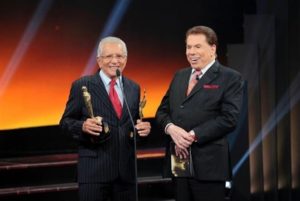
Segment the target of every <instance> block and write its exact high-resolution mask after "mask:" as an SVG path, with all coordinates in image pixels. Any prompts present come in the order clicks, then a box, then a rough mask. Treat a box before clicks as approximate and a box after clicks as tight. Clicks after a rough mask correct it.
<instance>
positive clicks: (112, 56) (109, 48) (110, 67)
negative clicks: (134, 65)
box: [97, 43, 127, 78]
mask: <svg viewBox="0 0 300 201" xmlns="http://www.w3.org/2000/svg"><path fill="white" fill-rule="evenodd" d="M97 62H98V65H99V67H100V68H101V70H102V71H103V72H104V73H105V74H106V75H107V76H108V77H110V78H114V77H116V70H117V69H119V70H120V71H121V72H122V71H123V69H124V68H125V65H126V62H127V56H126V55H125V52H124V51H123V48H122V46H121V44H118V43H105V44H104V45H103V48H102V54H101V55H100V56H99V57H98V58H97Z"/></svg>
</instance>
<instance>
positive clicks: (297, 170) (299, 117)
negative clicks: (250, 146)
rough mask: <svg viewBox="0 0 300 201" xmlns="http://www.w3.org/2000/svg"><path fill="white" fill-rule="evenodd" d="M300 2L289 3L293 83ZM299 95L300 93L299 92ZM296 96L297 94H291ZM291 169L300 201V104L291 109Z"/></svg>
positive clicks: (298, 61)
mask: <svg viewBox="0 0 300 201" xmlns="http://www.w3.org/2000/svg"><path fill="white" fill-rule="evenodd" d="M299 8H300V2H299V1H298V0H291V1H289V11H290V12H289V32H288V34H289V36H288V38H289V42H288V44H289V47H288V48H289V62H290V63H289V66H290V80H291V82H294V81H296V82H299V80H295V79H296V78H295V77H296V76H297V75H298V74H299V73H300V71H299V66H300V39H299V35H300V12H299ZM298 86H299V84H298ZM298 93H299V92H298ZM291 95H292V96H295V94H291ZM290 118H291V168H292V170H291V171H292V200H300V123H299V122H300V103H299V101H298V102H297V103H296V104H295V105H294V107H292V108H291V117H290Z"/></svg>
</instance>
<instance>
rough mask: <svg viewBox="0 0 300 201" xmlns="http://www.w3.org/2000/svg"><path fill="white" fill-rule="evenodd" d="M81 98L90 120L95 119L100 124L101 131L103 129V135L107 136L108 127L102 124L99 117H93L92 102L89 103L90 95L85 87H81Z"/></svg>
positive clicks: (104, 123)
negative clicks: (101, 126)
mask: <svg viewBox="0 0 300 201" xmlns="http://www.w3.org/2000/svg"><path fill="white" fill-rule="evenodd" d="M81 89H82V96H83V100H84V103H85V106H86V109H87V111H88V114H89V116H90V118H95V119H97V121H99V122H102V125H103V129H104V133H105V134H108V133H109V126H108V124H107V123H106V122H103V118H102V117H100V116H97V117H95V116H94V112H93V106H92V101H91V94H90V93H89V92H88V90H87V87H86V86H82V88H81Z"/></svg>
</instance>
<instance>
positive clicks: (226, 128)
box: [156, 26, 242, 201]
mask: <svg viewBox="0 0 300 201" xmlns="http://www.w3.org/2000/svg"><path fill="white" fill-rule="evenodd" d="M217 45H218V43H217V36H216V34H215V32H214V31H213V30H212V29H211V28H209V27H205V26H196V27H193V28H191V29H189V30H188V31H187V33H186V57H187V60H188V62H189V63H190V67H188V68H184V69H181V70H179V71H178V72H177V73H176V74H175V76H174V78H173V80H172V82H171V84H170V86H169V89H168V91H167V92H166V94H165V96H164V97H163V99H162V102H161V104H160V106H159V108H158V110H157V113H156V119H157V122H158V124H159V125H161V126H162V128H163V129H164V131H165V133H166V134H167V135H168V136H169V137H168V139H169V141H170V142H171V141H173V142H174V143H168V144H167V149H166V150H167V154H166V155H167V161H168V163H167V165H166V166H165V168H166V171H167V172H169V173H170V174H171V172H170V171H171V167H170V152H169V150H170V146H175V148H174V149H175V153H176V155H177V156H179V157H181V158H187V157H190V158H192V160H191V161H192V162H193V164H192V168H191V169H193V171H192V172H191V174H190V177H178V176H177V177H174V178H173V181H174V184H175V189H176V194H175V195H176V201H190V200H191V201H197V200H201V201H223V200H224V196H225V181H226V180H229V179H230V176H231V169H230V165H229V164H230V162H229V158H230V157H229V147H228V142H227V140H226V135H227V134H228V133H230V132H231V131H233V129H234V128H235V126H236V124H237V120H238V116H239V112H240V108H241V102H242V78H241V75H240V74H239V73H238V72H236V71H234V70H232V69H230V68H228V67H225V66H223V65H221V64H220V63H219V62H218V61H217V60H216V50H217ZM174 144H175V145H174ZM172 149H173V148H172ZM190 154H191V155H190Z"/></svg>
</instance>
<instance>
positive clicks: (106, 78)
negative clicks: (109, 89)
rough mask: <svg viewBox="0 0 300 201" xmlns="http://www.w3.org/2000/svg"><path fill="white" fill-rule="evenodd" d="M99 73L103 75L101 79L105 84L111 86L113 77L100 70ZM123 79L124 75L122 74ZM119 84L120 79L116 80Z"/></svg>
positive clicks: (118, 84)
mask: <svg viewBox="0 0 300 201" xmlns="http://www.w3.org/2000/svg"><path fill="white" fill-rule="evenodd" d="M99 75H100V77H101V80H102V81H103V83H104V85H105V86H109V84H110V81H111V79H110V78H109V77H108V76H107V75H106V74H105V73H104V72H103V71H102V70H100V72H99ZM120 78H121V79H122V76H120ZM116 83H117V86H120V79H117V80H116Z"/></svg>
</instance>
